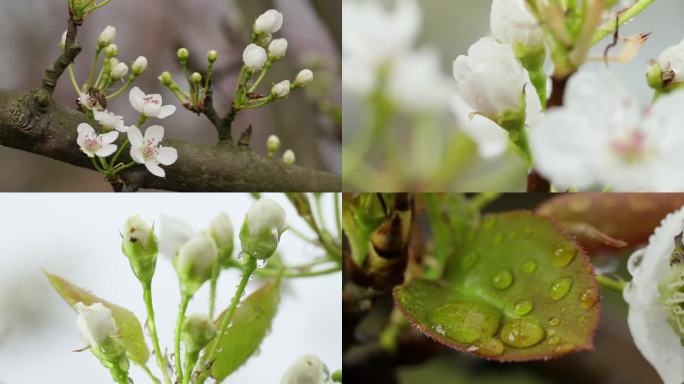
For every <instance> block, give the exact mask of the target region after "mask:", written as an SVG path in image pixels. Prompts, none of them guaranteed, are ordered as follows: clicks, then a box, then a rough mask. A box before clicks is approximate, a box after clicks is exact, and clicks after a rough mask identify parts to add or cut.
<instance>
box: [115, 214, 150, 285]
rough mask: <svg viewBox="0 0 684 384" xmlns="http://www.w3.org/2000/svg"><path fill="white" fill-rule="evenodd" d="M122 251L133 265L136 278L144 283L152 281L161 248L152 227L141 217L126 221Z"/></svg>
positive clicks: (136, 216)
mask: <svg viewBox="0 0 684 384" xmlns="http://www.w3.org/2000/svg"><path fill="white" fill-rule="evenodd" d="M121 251H122V252H123V254H124V255H126V257H128V261H129V263H130V264H131V269H132V270H133V273H134V274H135V276H136V277H137V278H138V280H140V282H142V283H149V282H150V281H152V276H153V275H154V271H155V268H156V266H157V253H158V252H159V247H158V244H157V237H156V236H155V235H154V230H153V228H152V227H150V226H149V225H147V223H146V222H145V221H143V219H142V218H141V217H140V216H139V215H135V216H131V217H129V218H128V220H126V224H125V225H124V232H123V244H122V245H121Z"/></svg>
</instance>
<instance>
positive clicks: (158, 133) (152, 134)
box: [145, 125, 164, 144]
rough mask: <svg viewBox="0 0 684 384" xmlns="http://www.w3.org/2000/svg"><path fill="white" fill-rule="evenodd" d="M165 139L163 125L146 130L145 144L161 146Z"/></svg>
mask: <svg viewBox="0 0 684 384" xmlns="http://www.w3.org/2000/svg"><path fill="white" fill-rule="evenodd" d="M163 138H164V127H162V126H161V125H153V126H151V127H149V128H147V130H145V142H146V143H147V142H148V141H151V142H152V143H154V144H159V143H160V142H161V141H162V139H163Z"/></svg>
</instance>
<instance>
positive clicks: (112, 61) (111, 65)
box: [107, 57, 119, 68]
mask: <svg viewBox="0 0 684 384" xmlns="http://www.w3.org/2000/svg"><path fill="white" fill-rule="evenodd" d="M107 64H109V68H114V67H116V66H117V65H118V64H119V59H117V58H116V57H112V58H111V59H109V61H108V62H107Z"/></svg>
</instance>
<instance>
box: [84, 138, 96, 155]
mask: <svg viewBox="0 0 684 384" xmlns="http://www.w3.org/2000/svg"><path fill="white" fill-rule="evenodd" d="M84 147H85V149H86V150H88V151H89V152H95V151H97V150H98V149H99V148H100V140H98V139H97V136H88V137H86V139H85V145H84Z"/></svg>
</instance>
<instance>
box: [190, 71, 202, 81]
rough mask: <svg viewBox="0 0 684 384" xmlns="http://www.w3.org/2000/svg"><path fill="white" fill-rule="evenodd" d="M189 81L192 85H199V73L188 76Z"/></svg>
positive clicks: (200, 78) (200, 77)
mask: <svg viewBox="0 0 684 384" xmlns="http://www.w3.org/2000/svg"><path fill="white" fill-rule="evenodd" d="M190 81H192V82H193V83H201V82H202V75H200V73H199V72H195V73H193V74H192V75H191V76H190Z"/></svg>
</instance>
